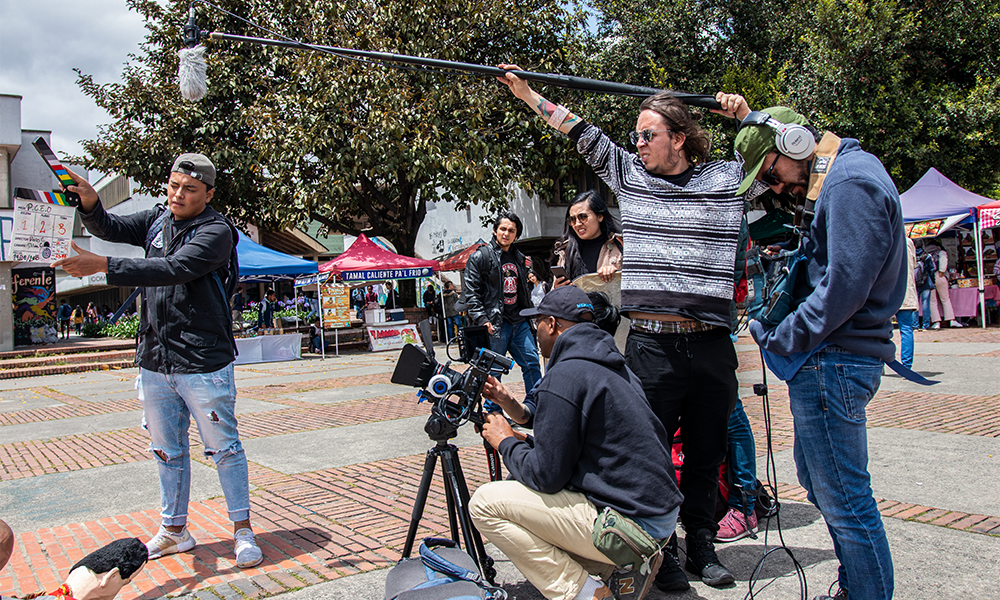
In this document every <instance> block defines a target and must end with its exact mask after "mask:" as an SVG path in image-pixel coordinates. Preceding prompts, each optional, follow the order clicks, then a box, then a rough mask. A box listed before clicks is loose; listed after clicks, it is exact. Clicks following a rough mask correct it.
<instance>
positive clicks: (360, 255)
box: [319, 233, 438, 280]
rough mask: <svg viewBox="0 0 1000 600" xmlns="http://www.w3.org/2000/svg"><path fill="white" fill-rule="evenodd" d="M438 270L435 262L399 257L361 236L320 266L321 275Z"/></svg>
mask: <svg viewBox="0 0 1000 600" xmlns="http://www.w3.org/2000/svg"><path fill="white" fill-rule="evenodd" d="M427 268H430V269H432V270H434V271H436V270H437V269H438V262H437V261H436V260H423V259H421V258H413V257H412V256H401V255H399V254H396V253H394V252H389V251H388V250H386V249H385V248H383V247H381V246H379V245H378V244H376V243H375V242H373V241H371V240H370V239H368V236H366V235H365V234H363V233H362V234H361V235H359V236H358V239H356V240H354V243H353V244H351V247H350V248H348V249H347V252H344V253H343V254H341V255H340V256H338V257H337V258H335V259H333V260H331V261H328V262H325V263H323V264H322V265H320V267H319V270H320V272H322V273H334V274H335V275H339V274H340V273H342V272H343V271H398V270H401V269H421V270H422V269H427ZM371 279H372V280H375V279H401V278H397V277H374V278H371Z"/></svg>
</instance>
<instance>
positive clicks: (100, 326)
mask: <svg viewBox="0 0 1000 600" xmlns="http://www.w3.org/2000/svg"><path fill="white" fill-rule="evenodd" d="M81 335H82V336H83V337H89V338H96V337H104V323H84V324H83V332H82V333H81Z"/></svg>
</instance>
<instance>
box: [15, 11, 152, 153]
mask: <svg viewBox="0 0 1000 600" xmlns="http://www.w3.org/2000/svg"><path fill="white" fill-rule="evenodd" d="M145 33H146V28H145V27H144V26H143V20H142V18H141V17H140V16H139V14H138V13H135V12H132V11H130V10H129V9H128V6H127V5H126V4H125V0H0V94H15V95H18V96H21V129H43V130H49V131H51V132H52V144H51V145H52V149H53V150H55V151H56V154H59V155H62V154H63V153H66V154H74V155H75V154H81V153H82V152H83V149H82V148H81V146H80V143H79V141H80V140H84V139H93V138H95V137H96V136H97V126H98V124H103V123H108V122H110V121H111V118H110V117H109V116H108V114H107V113H106V112H104V110H103V109H101V108H98V106H97V105H96V104H94V102H93V100H91V99H90V98H88V97H87V96H84V95H83V92H81V91H80V88H79V87H77V85H76V73H74V72H73V69H74V68H78V69H80V70H81V71H83V72H84V73H86V74H89V75H92V76H93V77H94V81H96V82H98V83H108V82H118V81H121V74H122V69H123V66H124V64H125V62H126V61H127V60H128V55H129V54H130V53H132V54H136V53H138V51H139V44H140V43H141V42H142V40H143V37H144V36H145Z"/></svg>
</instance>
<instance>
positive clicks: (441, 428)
mask: <svg viewBox="0 0 1000 600" xmlns="http://www.w3.org/2000/svg"><path fill="white" fill-rule="evenodd" d="M468 354H469V361H468V362H469V368H468V369H466V370H465V372H464V373H460V372H458V371H456V370H454V369H452V368H451V361H448V362H446V363H445V364H443V365H442V364H439V363H438V362H437V361H436V360H435V359H434V350H433V348H428V349H427V351H424V350H421V349H420V348H418V347H417V346H414V345H413V344H407V345H406V346H405V347H403V352H402V353H401V354H400V356H399V362H397V363H396V369H395V370H394V371H393V373H392V379H391V381H392V382H393V383H398V384H401V385H409V386H413V387H416V388H421V389H420V390H419V391H418V392H417V398H418V399H419V400H418V401H419V402H423V401H424V400H427V401H430V402H431V403H432V407H431V416H430V417H429V418H428V419H427V423H426V424H425V425H424V431H426V432H427V435H428V436H430V438H431V439H432V440H434V441H444V440H449V439H451V438H454V437H455V435H456V434H457V433H458V428H459V427H461V426H462V425H464V424H465V423H466V422H468V421H472V422H473V423H476V424H477V425H482V424H483V422H484V420H483V407H482V394H483V386H484V385H485V384H486V379H487V378H488V377H489V376H490V375H501V374H505V373H509V372H510V370H511V368H513V366H514V361H512V360H511V359H510V358H507V357H506V356H501V355H499V354H497V353H496V352H493V351H491V350H488V349H486V348H475V349H473V348H470V349H469V351H468Z"/></svg>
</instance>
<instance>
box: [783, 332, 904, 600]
mask: <svg viewBox="0 0 1000 600" xmlns="http://www.w3.org/2000/svg"><path fill="white" fill-rule="evenodd" d="M881 378H882V361H881V360H880V359H878V358H874V357H871V356H862V355H860V354H853V353H850V352H847V351H846V350H844V349H843V348H840V347H838V346H828V347H826V348H825V349H824V350H822V351H820V352H818V353H816V354H814V355H813V356H811V357H809V359H808V360H807V361H806V363H805V365H804V366H803V367H802V369H800V370H799V372H798V373H797V374H796V375H795V377H793V378H792V379H791V380H790V381H789V382H788V396H789V399H790V405H791V410H792V418H793V423H794V429H795V445H794V453H795V466H796V469H797V471H798V478H799V483H800V484H802V487H804V488H805V489H806V491H807V492H808V496H807V497H808V499H809V501H810V502H812V503H813V504H815V505H816V507H817V508H819V510H820V512H822V513H823V519H824V520H825V521H826V526H827V529H829V531H830V537H832V538H833V548H834V551H835V552H836V553H837V559H838V560H839V561H840V569H839V583H840V587H841V588H843V589H845V590H848V594H849V596H850V598H851V600H876V599H880V600H888V599H889V598H892V591H893V569H892V556H891V555H890V553H889V542H888V540H887V539H886V536H885V529H884V528H883V526H882V517H881V515H880V514H879V512H878V507H877V506H876V505H875V499H874V498H873V497H872V489H871V475H869V473H868V434H867V431H866V429H865V421H866V418H865V407H866V406H867V405H868V402H869V401H870V400H871V398H872V396H874V395H875V392H876V391H877V390H878V387H879V384H880V383H881Z"/></svg>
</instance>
